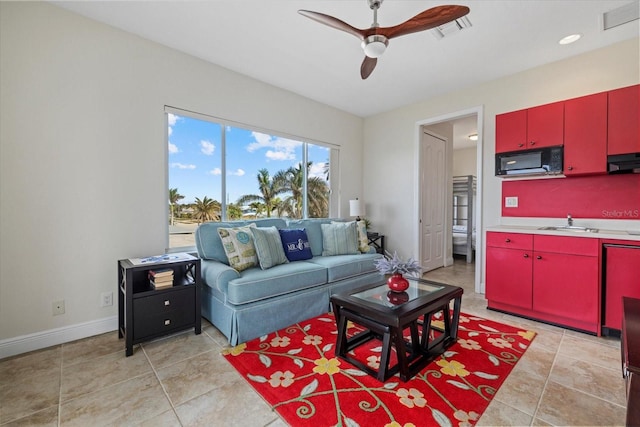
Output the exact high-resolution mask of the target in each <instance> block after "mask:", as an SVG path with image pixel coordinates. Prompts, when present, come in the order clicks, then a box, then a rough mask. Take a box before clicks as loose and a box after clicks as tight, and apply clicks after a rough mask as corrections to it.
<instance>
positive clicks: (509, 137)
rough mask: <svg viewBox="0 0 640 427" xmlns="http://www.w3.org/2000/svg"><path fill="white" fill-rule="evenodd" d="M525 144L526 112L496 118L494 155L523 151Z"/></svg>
mask: <svg viewBox="0 0 640 427" xmlns="http://www.w3.org/2000/svg"><path fill="white" fill-rule="evenodd" d="M526 144H527V110H519V111H513V112H511V113H505V114H498V115H497V116H496V153H506V152H509V151H516V150H524V149H525V148H526Z"/></svg>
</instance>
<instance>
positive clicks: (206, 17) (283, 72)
mask: <svg viewBox="0 0 640 427" xmlns="http://www.w3.org/2000/svg"><path fill="white" fill-rule="evenodd" d="M53 3H54V4H56V5H59V6H61V7H63V8H65V9H68V10H70V11H73V12H77V13H79V14H82V15H84V16H87V17H89V18H92V19H95V20H97V21H101V22H104V23H106V24H109V25H112V26H114V27H117V28H121V29H123V30H125V31H128V32H131V33H134V34H138V35H140V36H141V37H144V38H146V39H149V40H153V41H155V42H158V43H161V44H163V45H166V46H169V47H172V48H175V49H178V50H180V51H183V52H186V53H188V54H191V55H194V56H196V57H199V58H202V59H204V60H206V61H209V62H212V63H214V64H218V65H220V66H222V67H225V68H228V69H231V70H233V71H236V72H238V73H242V74H245V75H248V76H250V77H253V78H255V79H258V80H261V81H263V82H266V83H269V84H272V85H274V86H277V87H280V88H283V89H286V90H290V91H292V92H295V93H298V94H300V95H302V96H305V97H308V98H311V99H314V100H316V101H319V102H322V103H324V104H327V105H330V106H333V107H336V108H339V109H341V110H344V111H348V112H350V113H353V114H355V115H358V116H361V117H368V116H371V115H375V114H378V113H381V112H384V111H388V110H392V109H394V108H397V107H400V106H403V105H408V104H411V103H415V102H418V101H421V100H424V99H428V98H430V97H433V96H436V95H440V94H444V93H448V92H450V91H453V90H457V89H461V88H465V87H472V86H475V85H478V84H480V83H483V82H486V81H490V80H493V79H497V78H500V77H502V76H505V75H509V74H513V73H516V72H519V71H523V70H526V69H529V68H532V67H536V66H539V65H542V64H545V63H549V62H553V61H557V60H560V59H563V58H566V57H570V56H573V55H577V54H580V53H583V52H586V51H589V50H593V49H597V48H600V47H604V46H607V45H610V44H613V43H616V42H619V41H622V40H625V39H630V38H633V37H638V35H639V26H638V21H637V20H636V21H634V22H632V23H628V24H624V25H621V26H619V27H616V28H613V29H611V30H608V31H603V30H602V13H603V12H606V11H609V10H612V9H615V8H617V7H619V6H623V5H626V4H629V3H630V0H537V1H534V0H481V1H480V0H471V1H460V2H452V4H463V5H466V6H469V8H470V9H471V12H470V13H469V15H468V18H469V20H470V21H471V23H472V25H473V26H472V27H471V28H469V29H465V30H463V31H461V32H458V33H455V34H452V35H450V36H448V37H445V38H444V39H442V40H438V39H436V37H434V35H433V34H432V32H431V31H425V32H420V33H414V34H409V35H406V36H403V37H399V38H396V39H393V40H391V41H390V43H389V48H388V49H387V51H386V52H385V54H384V55H383V56H382V57H381V58H380V59H379V60H378V65H377V67H376V69H375V70H374V72H373V74H372V75H371V76H370V77H369V78H368V79H367V80H364V81H363V80H361V78H360V64H361V62H362V60H363V58H364V54H363V52H362V49H361V48H360V45H359V44H360V43H359V40H358V39H357V38H355V37H353V36H352V35H350V34H347V33H345V32H342V31H338V30H336V29H333V28H330V27H327V26H325V25H322V24H319V23H317V22H314V21H312V20H310V19H308V18H305V17H303V16H301V15H299V14H298V13H297V10H298V9H308V10H313V11H317V12H322V13H325V14H328V15H332V16H335V17H337V18H339V19H341V20H343V21H345V22H347V23H349V24H351V25H352V26H355V27H358V28H367V27H369V26H370V25H371V22H372V11H371V10H370V9H369V7H368V4H367V2H366V0H210V1H115V2H114V1H78V2H76V1H72V2H64V1H62V2H59V1H55V2H53ZM442 4H448V3H447V2H446V1H426V0H425V1H418V0H413V1H404V0H386V1H385V2H384V4H383V5H382V7H381V9H380V11H379V13H378V21H379V23H380V25H381V26H383V27H386V26H393V25H396V24H399V23H401V22H404V21H405V20H407V19H409V18H411V17H413V16H414V15H416V14H418V13H420V12H421V11H423V10H425V9H428V8H431V7H434V6H438V5H442ZM638 4H639V3H638V0H635V5H636V6H638ZM572 33H581V34H582V35H583V37H582V39H581V40H579V41H578V42H577V43H574V44H571V45H567V46H561V45H559V44H558V40H559V39H560V38H562V37H564V36H566V35H568V34H572Z"/></svg>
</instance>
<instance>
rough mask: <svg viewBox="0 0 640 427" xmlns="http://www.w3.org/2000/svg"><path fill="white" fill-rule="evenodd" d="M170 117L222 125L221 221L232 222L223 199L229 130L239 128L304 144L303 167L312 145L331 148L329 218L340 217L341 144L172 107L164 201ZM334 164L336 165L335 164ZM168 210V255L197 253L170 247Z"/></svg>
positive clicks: (166, 109)
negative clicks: (227, 134)
mask: <svg viewBox="0 0 640 427" xmlns="http://www.w3.org/2000/svg"><path fill="white" fill-rule="evenodd" d="M169 114H174V115H176V116H180V117H189V118H191V119H195V120H202V121H206V122H209V123H214V124H216V125H219V126H220V133H221V135H220V144H221V147H220V155H221V165H220V169H221V193H220V194H221V195H222V196H221V200H220V204H221V219H220V221H229V219H228V218H227V200H226V197H225V196H224V195H225V194H227V193H226V191H227V161H226V160H227V158H226V155H227V153H226V151H227V150H226V142H227V141H226V133H227V132H226V129H227V128H228V127H232V128H239V129H243V130H247V131H251V132H259V133H263V134H266V135H269V136H274V137H280V138H286V139H291V140H294V141H298V142H301V143H302V159H301V162H302V164H303V165H306V164H307V163H308V157H309V153H308V147H309V144H312V145H317V146H320V147H324V148H327V149H328V151H329V152H328V154H329V177H330V179H329V212H328V218H333V217H336V216H337V215H338V212H339V197H338V194H339V191H338V189H339V188H340V174H339V158H340V149H341V146H340V145H339V144H334V143H330V142H326V141H319V140H316V139H313V138H308V137H302V136H299V135H294V134H290V133H286V132H281V131H274V130H272V129H266V128H263V127H260V126H255V125H251V124H246V123H242V122H237V121H234V120H229V119H224V118H221V117H216V116H211V115H208V114H203V113H198V112H195V111H190V110H185V109H181V108H177V107H172V106H169V105H165V106H164V111H163V115H164V120H163V123H164V150H165V166H166V169H165V172H166V173H165V180H164V181H165V189H164V192H165V200H167V201H168V200H169V185H170V184H169V176H170V163H169V162H170V153H169V119H168V117H169ZM334 162H335V164H334ZM303 173H304V178H305V179H304V183H303V189H304V194H305V197H304V198H303V218H308V197H307V188H308V185H307V183H308V179H309V176H308V170H307V168H304V169H303ZM169 220H170V218H169V209H166V210H165V221H164V223H165V227H166V228H165V236H166V238H165V247H166V249H165V251H166V252H167V253H169V252H184V251H195V246H182V247H171V246H170V234H169Z"/></svg>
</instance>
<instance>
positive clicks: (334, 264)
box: [306, 253, 382, 283]
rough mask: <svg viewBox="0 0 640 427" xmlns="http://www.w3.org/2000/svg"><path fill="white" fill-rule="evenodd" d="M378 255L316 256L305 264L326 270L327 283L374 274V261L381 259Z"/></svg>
mask: <svg viewBox="0 0 640 427" xmlns="http://www.w3.org/2000/svg"><path fill="white" fill-rule="evenodd" d="M381 257H382V255H380V254H378V253H372V254H358V255H336V256H327V257H323V256H319V257H318V256H316V257H313V258H312V259H310V260H309V261H306V262H311V263H314V264H318V265H321V266H323V267H325V268H326V269H327V279H328V283H332V282H337V281H339V280H342V279H345V278H348V277H353V276H358V275H360V274H364V273H368V272H375V271H377V270H376V266H375V260H377V259H379V258H381Z"/></svg>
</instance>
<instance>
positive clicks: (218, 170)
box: [209, 168, 222, 175]
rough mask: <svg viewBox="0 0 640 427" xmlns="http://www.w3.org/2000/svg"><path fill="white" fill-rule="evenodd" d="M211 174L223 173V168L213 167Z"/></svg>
mask: <svg viewBox="0 0 640 427" xmlns="http://www.w3.org/2000/svg"><path fill="white" fill-rule="evenodd" d="M209 174H210V175H222V169H220V168H213V169H211V170H210V171H209Z"/></svg>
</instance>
